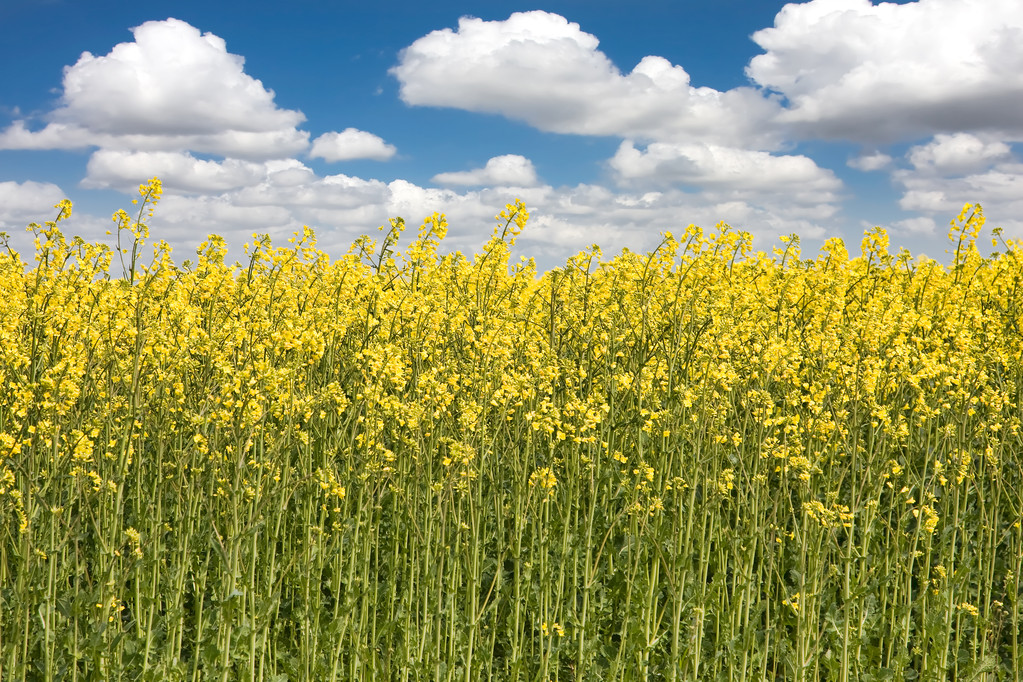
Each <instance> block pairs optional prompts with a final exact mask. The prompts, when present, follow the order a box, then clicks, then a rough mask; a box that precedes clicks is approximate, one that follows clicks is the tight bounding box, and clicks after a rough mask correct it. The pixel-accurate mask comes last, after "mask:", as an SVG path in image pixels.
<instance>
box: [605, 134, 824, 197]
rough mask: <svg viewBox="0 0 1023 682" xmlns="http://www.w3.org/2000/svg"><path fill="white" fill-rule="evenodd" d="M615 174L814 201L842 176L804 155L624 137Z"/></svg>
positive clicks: (613, 164) (649, 181)
mask: <svg viewBox="0 0 1023 682" xmlns="http://www.w3.org/2000/svg"><path fill="white" fill-rule="evenodd" d="M610 166H611V168H612V169H613V170H614V171H615V172H616V173H617V175H618V178H619V179H620V180H621V181H623V182H625V183H629V184H635V183H636V182H641V183H642V184H644V185H650V184H681V185H690V186H697V187H701V188H704V189H718V190H721V189H726V190H734V191H737V192H742V193H746V194H750V195H753V194H757V193H765V192H767V193H778V192H787V193H789V195H790V196H793V195H796V194H806V193H809V195H810V196H811V201H813V202H814V203H824V202H828V201H833V200H835V195H834V193H835V192H836V191H837V190H838V189H840V188H841V186H842V183H841V181H840V180H839V179H838V178H837V177H835V174H834V173H833V172H831V171H830V170H827V169H824V168H821V167H820V166H818V165H817V164H816V163H815V162H814V161H813V159H811V158H809V157H806V156H796V155H782V156H775V155H773V154H769V153H767V152H762V151H755V150H748V149H736V148H734V147H721V146H718V145H710V144H702V143H690V144H669V143H665V142H654V143H651V144H649V145H647V147H646V149H645V150H640V149H637V148H636V146H635V145H634V144H633V142H631V141H629V140H626V141H625V142H623V143H622V144H621V145H620V146H619V148H618V151H617V152H616V153H615V155H614V157H613V158H612V159H611V161H610Z"/></svg>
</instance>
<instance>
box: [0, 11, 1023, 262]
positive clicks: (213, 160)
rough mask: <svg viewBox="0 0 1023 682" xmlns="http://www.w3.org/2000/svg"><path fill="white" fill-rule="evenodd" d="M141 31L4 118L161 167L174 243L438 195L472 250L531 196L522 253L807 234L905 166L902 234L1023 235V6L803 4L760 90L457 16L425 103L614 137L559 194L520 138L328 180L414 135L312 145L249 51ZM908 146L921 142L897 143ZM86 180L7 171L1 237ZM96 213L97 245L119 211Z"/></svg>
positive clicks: (104, 181)
mask: <svg viewBox="0 0 1023 682" xmlns="http://www.w3.org/2000/svg"><path fill="white" fill-rule="evenodd" d="M132 33H133V37H134V39H133V41H132V42H125V43H120V44H117V45H115V46H114V47H113V48H112V49H111V50H110V51H109V53H107V54H106V55H101V56H96V55H93V54H90V53H88V52H86V53H83V54H82V55H81V57H80V58H79V59H78V61H77V62H75V63H74V64H72V65H69V66H67V67H65V71H64V75H63V84H62V93H61V97H60V100H59V104H58V105H57V106H56V107H55V108H53V109H52V110H51V111H49V112H46V114H45V116H44V120H43V122H42V123H41V124H39V123H37V122H33V121H31V120H27V119H17V120H14V121H13V122H12V123H11V124H10V125H9V126H8V127H6V128H5V129H3V130H0V150H83V151H85V152H87V153H88V154H89V159H88V163H87V166H86V173H85V176H84V177H83V178H82V179H81V183H80V184H81V186H82V187H83V188H96V189H116V190H120V191H126V192H127V191H132V190H133V188H135V187H137V185H138V184H139V182H140V181H142V180H144V179H146V178H149V177H152V176H154V175H156V176H159V177H160V178H161V179H162V180H163V183H164V187H165V195H164V200H163V201H162V203H161V207H160V209H159V214H158V215H159V221H160V225H161V229H160V232H161V236H164V237H165V238H167V240H168V241H170V242H172V243H174V242H175V241H177V242H178V243H179V244H194V243H197V242H198V241H200V240H201V239H202V238H204V236H205V233H206V232H212V231H215V232H218V233H220V234H222V235H224V236H225V237H226V238H228V240H229V242H231V243H233V244H235V245H238V244H241V243H242V242H244V241H245V240H246V239H247V238H248V237H249V235H250V234H251V233H252V232H269V233H271V234H272V235H273V236H274V237H275V239H281V238H285V237H287V236H289V235H290V233H292V232H294V231H296V230H299V229H300V228H301V226H302V225H305V224H307V225H310V226H314V227H316V228H318V230H319V236H320V241H321V245H324V246H325V247H327V248H332V249H335V250H337V249H342V250H343V249H344V248H345V247H346V246H347V244H348V243H350V242H351V240H352V239H353V238H354V237H355V236H357V235H358V234H362V233H365V232H368V231H370V230H372V229H373V227H375V226H376V225H380V224H383V223H385V222H386V220H387V218H388V217H391V216H395V215H402V216H405V217H406V218H407V219H409V220H411V221H416V220H418V219H420V218H422V217H424V216H426V215H429V214H430V213H432V212H433V211H441V212H445V213H447V214H448V216H449V222H450V223H451V227H452V229H451V232H450V236H449V246H450V247H452V248H460V249H463V250H467V251H470V252H471V251H472V250H474V249H475V248H477V247H478V245H479V244H480V243H481V241H482V236H481V235H483V234H484V230H488V229H489V227H487V226H489V224H490V222H491V221H492V217H493V215H494V213H495V212H497V211H498V210H499V209H500V207H501V206H503V205H504V203H506V202H507V201H510V200H511V199H512V198H514V197H520V198H522V199H523V200H524V201H526V203H527V205H529V206H530V208H531V210H532V212H533V215H534V219H533V221H532V227H531V228H530V229H528V230H527V231H526V233H524V235H523V237H522V242H523V243H524V244H525V249H526V250H527V251H529V252H531V253H536V254H538V255H539V254H540V252H542V253H545V254H548V255H550V257H551V260H550V262H549V263H548V265H556V264H558V263H559V262H560V261H563V258H564V256H566V255H569V254H570V253H572V252H574V251H576V250H578V249H580V248H584V247H586V246H588V245H589V244H590V243H592V242H598V243H600V244H601V245H602V246H604V247H605V250H606V251H608V250H611V251H614V250H617V248H620V247H622V246H628V247H629V248H632V249H634V250H641V249H643V248H648V247H650V246H652V245H653V244H655V243H656V242H657V241H658V239H659V237H658V234H659V233H660V232H661V231H664V230H678V229H680V228H682V227H684V225H685V224H688V223H690V222H694V223H697V224H701V225H703V226H704V227H711V226H712V225H713V224H714V223H716V222H718V221H719V220H722V221H725V222H728V223H730V224H732V225H734V226H737V227H740V228H742V229H747V230H750V231H751V232H754V234H755V235H758V236H760V237H768V238H773V237H774V236H776V235H778V234H789V233H793V232H795V233H798V234H801V235H802V236H803V237H804V239H809V240H813V239H820V238H823V237H825V236H832V235H834V234H836V233H838V232H839V231H840V230H841V228H840V227H839V225H840V220H839V216H840V214H841V211H842V208H843V205H844V202H846V201H847V200H848V196H849V192H850V190H849V186H848V183H847V181H846V180H844V179H843V177H842V174H847V173H853V172H855V173H885V174H887V175H888V177H889V180H890V182H891V183H893V185H894V186H895V187H896V188H898V191H899V193H900V195H901V196H900V198H899V200H898V206H899V208H900V209H902V210H904V211H910V212H915V213H916V214H917V215H914V216H912V217H909V218H906V219H904V220H900V221H895V222H893V223H891V224H890V225H888V226H887V227H889V228H890V229H892V230H893V231H894V232H895V233H896V234H898V233H900V232H901V233H903V234H905V235H916V236H925V237H926V236H928V235H938V236H940V237H943V235H942V234H941V232H942V230H940V229H939V228H938V227H937V225H938V224H939V223H938V221H941V222H945V221H947V220H948V219H949V218H950V217H952V216H954V215H955V214H956V213H957V212H958V211H959V209H960V208H961V207H962V204H963V203H964V202H965V201H974V200H979V201H981V202H982V203H983V204H984V206H985V210H986V212H987V214H988V215H989V216H997V217H998V218H997V219H998V222H999V224H1001V225H1002V226H1004V227H1005V228H1006V231H1007V232H1008V233H1009V234H1014V235H1016V236H1023V164H1021V163H1020V161H1019V159H1018V158H1017V156H1016V154H1015V153H1014V150H1013V147H1012V145H1013V144H1014V143H1017V142H1020V141H1021V139H1023V4H1021V3H1019V2H1018V0H917V1H916V2H910V3H907V4H901V5H897V4H890V3H882V4H879V5H874V4H872V3H871V2H870V1H869V0H810V1H809V2H804V3H801V4H789V5H786V6H785V7H784V8H782V9H781V11H780V12H779V13H778V14H777V16H776V18H775V22H774V26H772V27H768V28H764V29H762V30H759V31H757V32H755V33H754V34H753V35H752V36H751V39H752V40H753V41H754V42H755V43H756V45H758V46H759V47H760V48H761V49H762V53H761V54H759V55H757V56H755V57H754V58H753V59H752V60H751V61H750V62H749V63H748V65H747V67H746V70H745V75H746V76H747V78H748V81H749V85H746V86H743V87H737V88H733V89H730V90H724V91H721V90H716V89H713V88H710V87H705V86H695V85H693V83H692V82H691V78H690V75H689V74H688V73H687V72H686V70H685V68H684V67H683V66H682V65H678V64H672V63H671V62H669V61H668V60H667V59H665V58H663V57H660V56H656V55H649V56H646V57H644V58H642V59H641V60H640V61H639V62H638V63H637V64H636V65H635V66H634V67H633V68H632V69H631V70H630V71H628V72H624V71H622V70H621V69H620V68H619V67H618V66H617V65H615V64H614V63H613V62H612V60H611V59H610V58H609V57H608V56H607V55H606V54H605V53H604V52H602V51H601V49H600V44H599V41H598V38H597V37H596V36H594V35H591V34H589V33H587V32H585V31H583V30H582V28H581V27H580V26H579V24H576V23H573V22H572V21H570V19H569V18H566V17H563V16H560V15H558V14H554V13H550V12H544V11H530V12H520V13H515V14H512V15H511V16H509V17H508V18H507V19H505V20H498V21H485V20H482V19H478V18H473V17H462V18H461V19H459V20H458V24H457V27H455V28H445V29H440V30H434V31H432V32H429V33H427V34H425V35H423V36H422V37H420V38H419V39H417V40H415V41H414V42H412V43H411V44H410V45H408V46H407V47H406V48H405V49H404V50H403V51H402V52H400V53H399V54H398V55H396V62H397V63H396V64H395V65H394V66H393V68H391V70H390V75H391V76H392V77H393V78H394V79H396V81H397V83H398V86H399V90H398V92H399V96H400V99H401V100H402V101H403V102H404V104H405V105H407V106H409V107H433V108H440V109H457V110H461V111H463V112H470V113H474V114H479V115H490V116H494V115H496V116H500V117H504V118H507V119H510V120H514V121H518V122H521V123H523V124H525V125H527V126H530V127H531V128H534V129H536V130H538V131H543V132H545V133H552V134H558V135H572V136H591V137H602V138H612V139H615V140H618V141H619V142H618V148H617V150H616V151H615V153H614V155H613V156H611V157H610V158H608V159H606V160H605V162H604V169H605V173H606V178H607V180H606V182H604V183H599V184H597V183H584V184H577V185H575V186H557V187H555V186H552V185H551V184H548V183H546V182H545V181H544V180H543V169H542V168H539V169H538V168H537V167H536V166H535V164H534V163H533V161H532V160H531V159H530V158H528V156H527V155H526V154H525V153H522V152H524V151H525V150H514V149H513V150H509V152H510V153H508V154H504V155H499V156H494V157H492V158H490V159H489V160H486V161H485V162H484V163H482V164H481V165H477V166H476V167H470V166H467V167H463V168H449V169H437V171H438V172H432V173H430V174H429V175H431V176H432V178H431V180H430V183H429V186H420V185H418V184H415V183H413V182H410V181H408V180H404V179H401V178H398V179H394V180H391V181H389V182H388V181H383V180H379V179H373V178H360V177H354V176H349V175H345V174H340V173H338V174H318V173H317V172H315V171H314V170H313V169H312V168H311V167H310V165H309V161H310V160H312V159H322V160H323V161H324V162H325V163H339V162H345V161H353V160H372V161H376V162H379V163H381V164H386V163H387V162H388V161H390V160H392V159H395V158H396V157H399V156H400V155H401V154H402V150H401V149H399V148H397V147H396V146H395V145H394V144H392V143H389V142H388V141H387V140H385V139H384V138H383V137H381V136H379V135H377V134H375V133H374V132H372V131H366V130H360V129H357V128H355V127H350V126H348V127H344V128H343V129H342V130H340V131H332V132H327V133H324V134H322V135H319V136H318V137H316V138H315V139H311V137H312V136H311V134H310V133H309V132H308V131H306V130H303V128H302V126H303V125H304V124H305V123H306V116H305V115H304V114H303V113H302V112H301V111H297V110H292V109H285V108H282V107H280V106H278V105H277V104H276V103H275V94H274V91H273V90H272V89H270V88H268V87H267V86H266V85H264V84H263V83H262V82H261V81H259V80H257V79H255V78H253V77H251V76H249V75H248V74H246V72H245V59H244V57H242V56H240V55H236V54H232V53H231V52H229V51H228V45H227V44H226V43H225V41H224V40H223V39H221V38H219V37H218V36H216V35H213V34H211V33H209V32H206V33H204V32H202V30H201V29H200V28H199V27H195V26H192V25H190V24H188V23H186V22H184V21H180V20H177V19H173V18H171V19H166V20H160V21H148V22H145V23H143V24H142V25H140V26H137V27H135V28H134V29H132ZM140 93H141V94H142V95H143V96H139V94H140ZM815 142H816V143H835V142H841V143H846V144H849V143H851V144H854V145H856V148H858V149H859V150H860V151H859V153H858V154H857V155H856V156H853V157H852V158H849V159H847V160H846V162H844V163H843V164H842V165H843V166H845V168H829V167H826V166H825V165H822V164H821V162H819V161H818V160H815V159H814V158H811V155H809V154H808V153H806V152H803V153H796V152H795V149H796V148H797V147H798V146H799V145H801V144H805V143H815ZM899 145H902V146H903V147H906V146H907V145H908V147H906V148H905V149H904V151H902V152H901V153H895V152H893V149H894V148H896V147H898V146H899ZM303 159H305V160H306V161H303ZM847 169H852V170H847ZM68 189H69V188H66V187H60V186H58V185H56V184H54V183H40V182H32V181H24V182H18V181H4V182H0V229H5V230H7V231H8V232H12V233H16V232H17V231H19V230H21V229H22V228H23V227H24V225H25V224H26V223H27V222H29V221H31V220H41V219H44V218H45V217H46V216H47V215H49V213H50V208H49V207H50V206H52V204H53V203H55V202H56V201H57V200H59V199H60V198H63V197H64V196H71V197H72V198H74V196H73V195H74V192H69V191H67V190H68ZM79 220H80V221H81V222H80V223H79V224H78V225H76V228H77V231H78V232H80V233H83V236H86V237H87V238H92V239H100V238H101V236H100V235H102V232H101V231H100V230H101V229H102V230H104V231H105V229H106V225H107V223H108V220H107V219H106V218H105V217H104V218H95V219H90V218H89V217H88V216H86V217H85V218H84V219H83V218H79ZM481 225H482V226H485V227H483V228H481ZM196 226H200V227H199V228H197V227H196ZM210 226H213V227H210ZM858 227H862V226H858ZM83 228H84V229H83ZM167 233H169V234H167ZM841 236H845V237H847V240H848V239H852V238H855V237H856V235H855V234H844V235H841ZM856 241H857V242H858V240H856ZM849 246H850V247H851V248H852V247H854V246H855V244H854V243H850V244H849Z"/></svg>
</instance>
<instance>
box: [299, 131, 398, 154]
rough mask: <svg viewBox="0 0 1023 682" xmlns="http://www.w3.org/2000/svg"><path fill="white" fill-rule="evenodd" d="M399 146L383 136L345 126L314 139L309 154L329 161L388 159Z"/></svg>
mask: <svg viewBox="0 0 1023 682" xmlns="http://www.w3.org/2000/svg"><path fill="white" fill-rule="evenodd" d="M397 151H398V150H397V148H396V147H395V146H394V145H392V144H387V143H386V142H384V140H383V138H381V137H378V136H377V135H374V134H373V133H367V132H366V131H364V130H357V129H356V128H345V130H343V131H342V132H340V133H336V132H331V133H324V134H323V135H320V136H319V137H317V138H316V139H315V140H313V148H312V150H311V151H310V152H309V156H311V157H313V158H320V159H324V160H325V161H328V162H334V161H351V160H354V159H372V160H374V161H387V160H388V159H390V158H391V157H393V156H394V155H395V153H397Z"/></svg>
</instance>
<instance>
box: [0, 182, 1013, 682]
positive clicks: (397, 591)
mask: <svg viewBox="0 0 1023 682" xmlns="http://www.w3.org/2000/svg"><path fill="white" fill-rule="evenodd" d="M139 192H140V200H139V204H140V205H139V208H138V213H137V215H135V216H134V217H133V216H131V215H129V214H128V213H127V212H123V211H121V212H118V213H117V214H115V216H114V222H115V223H116V230H117V237H118V242H117V244H118V245H117V248H116V249H111V248H107V247H104V246H102V245H99V244H89V243H85V242H83V241H82V240H80V239H68V238H66V237H65V236H64V235H63V234H62V232H61V230H60V225H59V223H60V221H62V220H63V219H65V218H66V217H68V216H69V215H70V212H71V204H70V202H67V201H65V202H61V203H60V204H58V206H57V208H58V211H59V212H58V216H57V218H56V219H55V220H54V221H51V222H48V223H45V224H44V225H42V226H40V225H33V226H31V229H33V230H34V231H35V233H36V253H35V255H34V258H35V260H34V265H30V264H26V262H25V261H24V260H23V259H22V257H21V256H20V255H19V254H17V253H14V252H12V251H11V250H10V249H7V250H6V252H5V253H0V300H2V301H3V306H2V312H0V515H2V519H3V522H2V523H0V678H2V679H4V680H58V679H60V680H64V679H82V680H93V679H95V680H99V679H102V680H109V679H153V680H156V679H160V680H218V679H219V680H285V679H290V680H357V679H365V680H369V679H373V680H376V679H381V680H421V679H430V680H535V679H543V680H547V679H549V680H566V681H567V680H705V679H715V680H716V679H722V680H750V679H757V680H761V679H771V680H775V679H784V680H819V679H832V680H879V679H903V678H906V679H909V678H913V677H915V676H918V675H919V676H921V678H922V679H980V678H981V677H982V676H984V675H991V679H1019V676H1020V671H1021V670H1023V650H1021V645H1023V642H1021V631H1020V616H1021V612H1023V609H1021V606H1020V603H1019V598H1020V574H1021V571H1023V529H1021V518H1023V472H1021V461H1023V443H1021V431H1020V419H1021V407H1023V396H1021V380H1023V376H1021V372H1023V361H1021V354H1023V334H1021V324H1023V291H1021V284H1023V267H1021V266H1023V260H1021V259H1023V249H1021V245H1020V244H1019V243H1017V242H1015V241H1012V240H1006V241H1000V235H999V234H998V233H997V231H995V237H996V243H995V248H997V249H999V251H997V252H996V253H993V254H992V255H989V256H983V255H981V253H980V250H979V249H978V246H977V240H978V238H979V234H980V230H981V227H982V226H983V213H982V212H981V210H980V207H979V206H969V205H967V206H966V208H964V210H963V212H962V214H961V215H960V216H959V217H958V218H957V219H956V220H954V221H952V224H951V231H950V235H949V236H950V251H951V252H952V256H951V258H952V260H951V263H950V264H946V265H942V264H939V263H937V262H935V261H931V260H926V259H914V258H913V257H912V256H911V255H910V254H909V253H907V252H905V251H903V252H900V253H898V254H892V253H889V251H888V239H887V235H886V234H885V233H884V231H883V230H881V229H875V230H873V231H870V232H868V233H867V234H866V235H865V238H864V240H863V243H862V244H861V248H860V255H856V256H854V255H851V254H850V253H849V252H848V251H847V248H846V246H845V245H844V244H843V243H842V241H841V240H837V239H832V240H829V241H828V242H827V243H826V244H825V245H824V247H823V249H822V250H821V252H820V253H819V255H817V256H815V257H813V258H806V257H804V255H803V254H802V253H801V251H800V246H799V240H798V238H795V237H786V238H783V239H782V240H781V245H780V246H779V247H777V248H775V249H774V250H773V251H772V252H771V253H765V252H759V251H755V250H754V249H753V246H752V238H751V236H750V235H749V234H747V233H744V232H741V231H736V230H733V229H731V228H729V227H728V226H727V225H723V224H722V225H718V226H717V227H716V228H715V229H714V230H713V231H705V230H702V229H701V228H699V227H696V226H692V225H690V226H689V227H688V228H687V229H685V231H684V232H683V233H682V234H681V235H680V236H678V237H675V236H673V235H671V234H665V235H664V236H663V240H662V241H661V243H660V244H659V245H658V246H657V247H656V248H655V249H654V250H653V251H651V252H649V253H646V254H639V253H633V252H629V251H623V252H622V253H620V254H619V255H617V256H614V257H613V258H609V259H605V257H604V255H603V254H602V252H601V251H600V249H599V248H597V247H592V248H590V249H588V250H586V251H584V252H582V253H580V254H578V255H576V256H574V257H572V258H571V259H569V260H568V261H567V262H566V264H565V265H564V267H560V268H557V269H554V270H552V271H550V272H546V273H538V272H537V271H536V268H535V266H534V265H533V264H532V262H531V261H528V260H519V261H514V260H513V259H512V258H511V255H510V254H511V248H512V246H513V245H514V242H515V239H516V237H517V236H518V235H519V234H520V233H521V231H522V230H523V229H525V228H526V226H527V220H528V217H529V216H528V212H527V209H526V207H525V206H524V205H523V204H522V203H521V202H518V201H516V202H514V203H512V204H509V205H508V206H507V207H506V208H505V210H504V211H502V212H501V214H500V215H499V216H498V217H497V226H496V227H495V229H494V230H493V232H492V234H491V237H490V239H489V240H488V241H487V242H486V243H485V244H484V245H483V246H482V248H481V250H480V252H479V253H476V254H474V255H472V256H471V257H468V256H465V255H463V254H461V253H453V254H446V253H443V252H442V249H441V247H442V243H443V239H444V236H445V233H446V230H447V224H446V222H445V219H444V217H443V216H441V215H438V214H434V215H433V216H431V217H429V218H427V219H426V220H425V221H424V222H423V223H422V225H421V227H419V229H418V231H417V233H416V234H415V235H414V236H413V235H407V234H406V233H405V224H404V222H403V221H402V220H401V219H395V220H393V221H391V222H390V224H389V225H388V226H385V227H384V228H381V231H382V235H381V236H380V237H378V238H376V239H374V238H371V237H368V236H367V237H363V238H360V239H359V240H357V241H356V242H355V244H353V246H352V248H351V249H350V250H349V252H348V253H346V254H343V255H340V256H338V257H336V258H332V257H331V256H329V255H328V254H326V253H324V252H322V251H321V250H319V249H317V247H316V239H315V235H314V234H313V233H312V232H311V231H309V230H308V229H307V230H305V231H303V233H301V234H296V235H295V238H294V239H292V240H291V242H290V244H289V245H288V246H286V247H281V246H274V245H273V244H272V243H271V241H270V239H269V237H266V236H258V235H254V237H253V241H252V242H251V243H250V244H249V245H248V246H247V248H246V254H245V259H244V260H242V261H241V262H239V263H234V264H231V263H228V262H227V261H226V260H225V259H226V252H227V249H226V245H225V242H224V240H223V239H221V238H219V237H216V236H211V237H209V238H208V240H207V241H206V242H204V243H203V245H202V246H201V247H200V249H199V250H198V254H197V256H198V258H197V260H196V261H195V262H194V263H190V262H187V261H186V262H184V263H182V264H177V263H175V261H174V260H173V259H172V257H171V251H170V248H169V247H168V246H167V245H166V244H165V243H163V242H160V241H157V242H155V244H149V225H148V222H147V221H148V220H149V218H150V217H151V216H152V208H153V206H154V205H155V204H156V203H157V201H158V200H159V198H160V193H161V187H160V183H159V181H158V180H156V179H155V178H154V180H153V181H151V182H149V183H146V184H144V185H142V186H141V187H140V188H139Z"/></svg>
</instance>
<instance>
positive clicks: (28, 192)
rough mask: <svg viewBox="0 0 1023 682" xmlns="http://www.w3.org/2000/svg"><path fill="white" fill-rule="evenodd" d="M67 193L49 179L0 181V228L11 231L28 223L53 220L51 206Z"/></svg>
mask: <svg viewBox="0 0 1023 682" xmlns="http://www.w3.org/2000/svg"><path fill="white" fill-rule="evenodd" d="M66 197H67V195H66V194H64V191H63V190H61V188H60V187H58V186H57V185H55V184H53V183H52V182H34V181H31V180H29V181H26V182H12V181H7V182H0V229H2V230H4V231H6V232H8V233H11V232H12V231H13V230H18V231H21V230H24V229H25V226H26V225H28V224H29V223H32V222H35V223H42V222H43V221H45V220H53V219H54V218H55V217H56V215H57V209H55V208H54V207H53V206H54V204H56V203H57V202H58V201H60V200H61V199H64V198H66Z"/></svg>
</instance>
